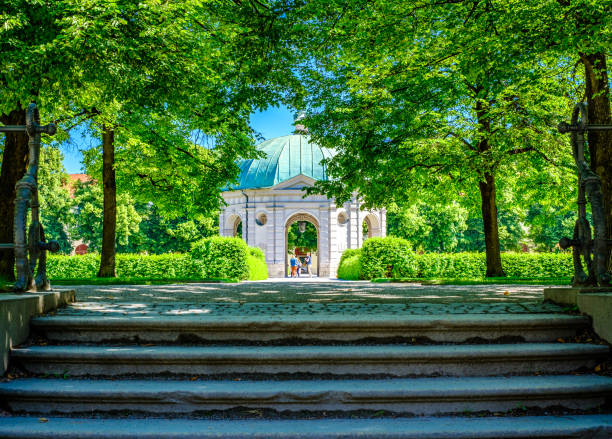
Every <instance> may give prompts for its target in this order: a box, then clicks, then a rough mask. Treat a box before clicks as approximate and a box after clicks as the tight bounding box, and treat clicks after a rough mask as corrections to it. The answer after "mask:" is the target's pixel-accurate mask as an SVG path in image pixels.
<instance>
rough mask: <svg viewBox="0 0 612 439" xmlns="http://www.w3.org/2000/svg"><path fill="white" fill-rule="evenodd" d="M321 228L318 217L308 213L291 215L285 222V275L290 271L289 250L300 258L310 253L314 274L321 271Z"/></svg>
mask: <svg viewBox="0 0 612 439" xmlns="http://www.w3.org/2000/svg"><path fill="white" fill-rule="evenodd" d="M319 244H320V228H319V222H318V221H317V219H316V218H315V217H314V216H312V215H309V214H307V213H298V214H296V215H293V216H291V217H290V218H289V219H288V220H287V222H286V223H285V270H284V272H285V276H287V273H289V272H290V271H289V270H290V265H289V259H290V256H289V252H292V253H295V254H296V255H297V256H298V257H299V258H300V259H302V258H303V257H304V256H305V255H306V254H309V255H310V256H311V259H312V265H311V270H312V274H313V275H316V276H318V275H319V273H320V258H319V249H320V245H319Z"/></svg>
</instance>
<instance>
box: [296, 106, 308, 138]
mask: <svg viewBox="0 0 612 439" xmlns="http://www.w3.org/2000/svg"><path fill="white" fill-rule="evenodd" d="M293 117H294V118H295V119H294V121H293V125H294V126H295V131H294V133H295V134H306V133H308V128H306V126H305V125H303V124H301V123H298V122H299V121H301V120H302V119H305V118H306V113H304V112H303V111H300V112H299V113H295V114H294V115H293Z"/></svg>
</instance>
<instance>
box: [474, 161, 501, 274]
mask: <svg viewBox="0 0 612 439" xmlns="http://www.w3.org/2000/svg"><path fill="white" fill-rule="evenodd" d="M479 186H480V198H481V202H482V222H483V224H484V236H485V252H486V257H487V274H486V276H487V277H504V276H506V273H504V270H503V268H502V261H501V251H500V245H499V227H498V224H497V203H496V202H495V176H494V175H493V174H490V173H488V172H486V173H485V175H484V181H481V182H480V183H479Z"/></svg>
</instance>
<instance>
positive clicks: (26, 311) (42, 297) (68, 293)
mask: <svg viewBox="0 0 612 439" xmlns="http://www.w3.org/2000/svg"><path fill="white" fill-rule="evenodd" d="M74 300H75V291H74V290H65V291H48V292H44V293H24V294H0V337H1V340H0V356H1V357H2V374H4V372H6V369H7V367H8V356H9V351H10V349H11V347H12V346H16V345H18V344H20V343H23V342H24V341H26V340H27V338H28V336H29V335H30V319H31V318H32V317H34V316H38V315H40V314H45V313H48V312H51V311H53V310H55V309H57V308H58V307H61V306H65V305H67V304H68V303H71V302H74Z"/></svg>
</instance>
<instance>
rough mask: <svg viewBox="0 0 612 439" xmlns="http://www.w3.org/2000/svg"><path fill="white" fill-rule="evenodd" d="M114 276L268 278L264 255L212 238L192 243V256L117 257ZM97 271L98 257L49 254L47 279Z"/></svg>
mask: <svg viewBox="0 0 612 439" xmlns="http://www.w3.org/2000/svg"><path fill="white" fill-rule="evenodd" d="M116 264H117V276H119V277H125V278H141V279H240V280H244V279H251V280H262V279H267V278H268V269H267V267H266V263H265V256H264V253H263V252H262V251H261V249H259V248H253V247H248V246H247V245H246V243H245V242H244V241H243V240H241V239H240V238H226V237H220V236H219V237H212V238H205V239H203V240H201V241H198V242H197V243H195V244H194V248H193V250H192V252H191V253H168V254H161V255H143V254H117V256H116ZM99 268H100V255H99V254H96V253H90V254H86V255H78V256H68V255H53V254H51V255H49V256H48V257H47V274H48V276H49V278H50V279H91V278H95V277H96V275H97V273H98V269H99Z"/></svg>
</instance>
